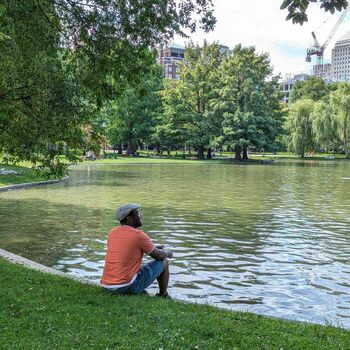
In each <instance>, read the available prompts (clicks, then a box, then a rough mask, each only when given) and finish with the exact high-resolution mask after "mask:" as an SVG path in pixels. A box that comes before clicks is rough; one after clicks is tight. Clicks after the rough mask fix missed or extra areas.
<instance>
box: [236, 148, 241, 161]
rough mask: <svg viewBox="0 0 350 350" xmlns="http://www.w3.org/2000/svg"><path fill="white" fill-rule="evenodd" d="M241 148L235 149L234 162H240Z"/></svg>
mask: <svg viewBox="0 0 350 350" xmlns="http://www.w3.org/2000/svg"><path fill="white" fill-rule="evenodd" d="M241 159H242V158H241V147H239V146H236V147H235V160H241Z"/></svg>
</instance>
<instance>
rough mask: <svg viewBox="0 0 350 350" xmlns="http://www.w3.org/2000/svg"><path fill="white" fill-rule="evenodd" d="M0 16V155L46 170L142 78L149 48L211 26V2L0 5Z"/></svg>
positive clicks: (92, 0)
mask: <svg viewBox="0 0 350 350" xmlns="http://www.w3.org/2000/svg"><path fill="white" fill-rule="evenodd" d="M194 13H196V15H193V14H194ZM198 14H199V17H198V16H197V15H198ZM0 18H1V21H0V50H1V55H0V102H1V107H0V108H1V109H0V116H1V120H0V123H1V124H0V152H2V153H3V154H5V155H6V156H8V157H10V158H11V159H12V160H30V161H32V162H34V163H36V162H38V161H39V162H41V163H42V165H43V167H47V166H49V168H51V170H54V169H55V167H56V170H57V169H63V167H62V166H61V164H59V160H60V159H61V158H60V155H61V154H62V153H63V149H64V150H65V153H67V155H68V157H69V158H70V159H71V160H73V159H74V157H73V154H70V152H68V150H69V149H72V148H76V147H78V146H79V145H80V144H81V142H82V140H83V137H82V133H81V130H84V129H85V130H86V127H84V125H90V126H91V125H93V124H94V123H93V121H92V120H91V118H90V117H91V116H93V115H98V113H97V111H98V108H100V107H101V106H102V105H103V104H104V101H105V100H106V99H109V98H112V97H115V96H116V95H118V94H120V93H122V92H123V91H124V89H125V87H130V86H131V85H133V86H136V85H137V84H138V82H139V81H140V80H141V77H142V76H143V74H147V70H148V67H150V66H152V63H153V59H154V55H153V54H151V53H150V51H149V47H154V46H155V45H156V44H157V43H159V42H161V41H163V40H165V39H167V38H170V37H172V36H173V35H174V33H180V34H183V35H185V34H184V31H185V30H186V29H189V30H190V31H191V32H192V31H194V30H195V29H196V26H198V21H197V18H199V25H200V26H202V27H203V28H204V30H206V31H208V30H210V29H211V28H212V27H213V25H214V23H215V19H214V17H213V13H212V3H211V0H181V1H175V0H170V1H163V0H150V1H146V2H139V1H136V0H135V1H134V0H132V1H115V0H89V1H80V0H26V1H22V0H12V1H7V0H0Z"/></svg>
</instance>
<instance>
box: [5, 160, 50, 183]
mask: <svg viewBox="0 0 350 350" xmlns="http://www.w3.org/2000/svg"><path fill="white" fill-rule="evenodd" d="M29 167H30V164H29V163H28V164H22V165H21V166H19V165H4V164H0V169H10V170H15V171H19V172H23V174H22V175H0V187H3V186H8V185H14V184H21V183H27V182H37V181H44V180H46V179H44V178H42V177H38V176H36V175H35V174H34V172H33V170H32V169H30V168H29Z"/></svg>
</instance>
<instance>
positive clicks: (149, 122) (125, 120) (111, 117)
mask: <svg viewBox="0 0 350 350" xmlns="http://www.w3.org/2000/svg"><path fill="white" fill-rule="evenodd" d="M161 88H162V69H161V68H160V67H159V66H158V65H153V67H152V70H151V71H150V72H149V73H148V74H146V75H144V76H143V78H142V79H141V80H140V82H139V84H138V85H137V86H132V85H130V86H128V88H126V89H125V90H124V91H123V93H122V94H120V96H118V98H116V99H115V100H113V101H110V102H108V104H107V106H106V107H105V108H104V111H103V114H104V115H105V120H107V135H108V139H109V142H110V143H111V144H112V145H120V144H127V152H128V154H130V155H135V153H136V150H137V146H138V145H140V144H147V145H148V144H149V143H150V142H151V140H152V136H153V135H154V133H155V127H156V125H157V122H158V119H159V115H160V113H161V107H162V104H161V98H160V90H161Z"/></svg>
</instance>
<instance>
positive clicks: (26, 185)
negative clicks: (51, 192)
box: [0, 176, 69, 192]
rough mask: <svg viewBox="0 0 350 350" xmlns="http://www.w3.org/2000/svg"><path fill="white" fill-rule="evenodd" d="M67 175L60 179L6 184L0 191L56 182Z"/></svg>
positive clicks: (65, 179)
mask: <svg viewBox="0 0 350 350" xmlns="http://www.w3.org/2000/svg"><path fill="white" fill-rule="evenodd" d="M68 178H69V176H65V177H64V178H62V179H55V180H46V181H37V182H25V183H20V184H14V185H7V186H3V187H0V192H7V191H12V190H19V189H22V188H30V187H36V186H44V185H51V184H55V183H58V182H63V181H67V180H68Z"/></svg>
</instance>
